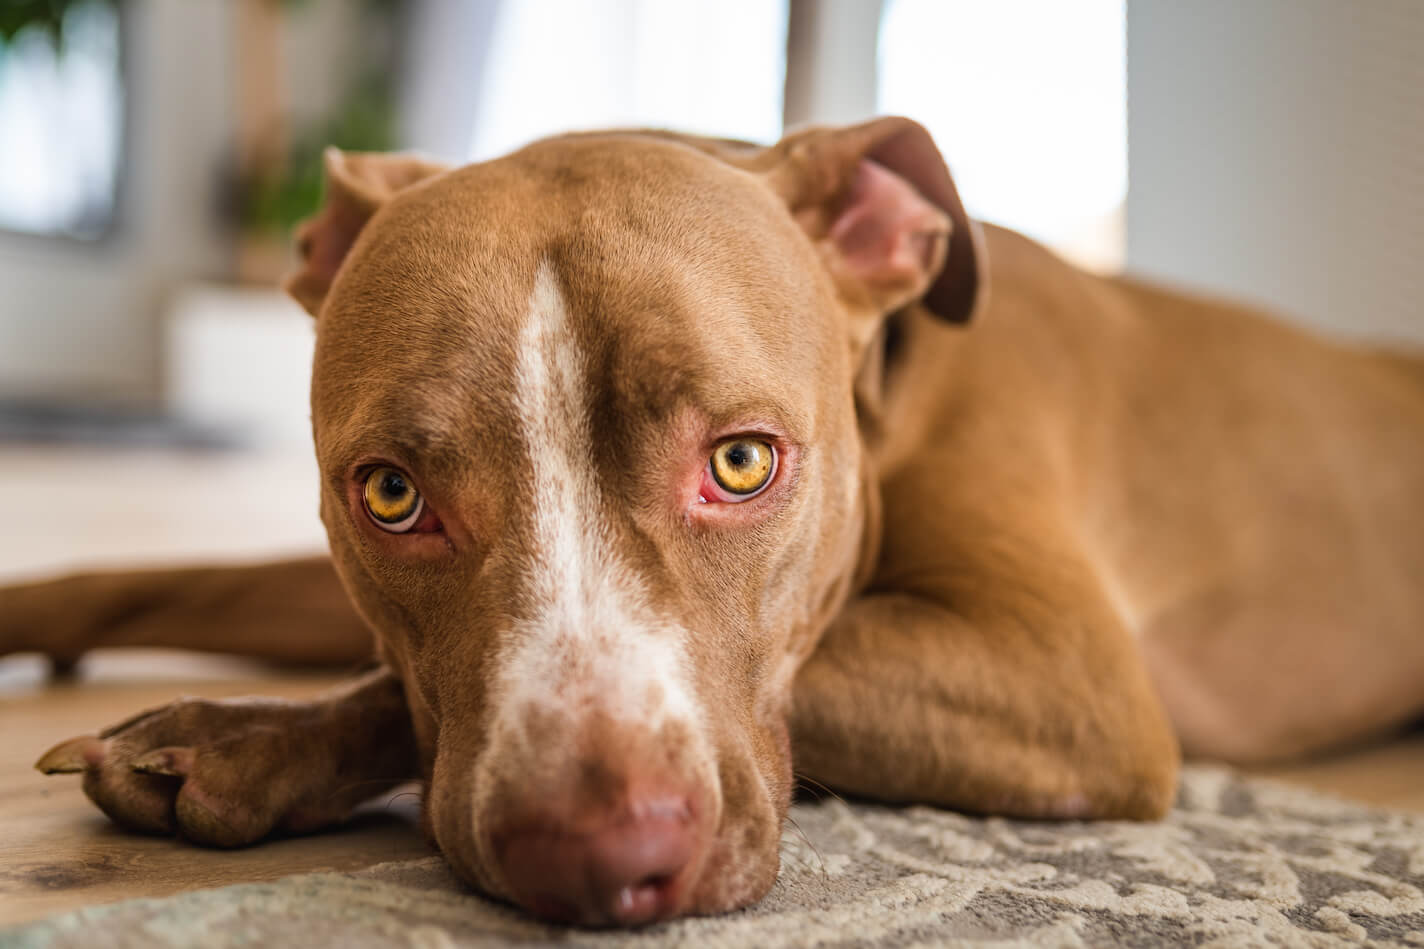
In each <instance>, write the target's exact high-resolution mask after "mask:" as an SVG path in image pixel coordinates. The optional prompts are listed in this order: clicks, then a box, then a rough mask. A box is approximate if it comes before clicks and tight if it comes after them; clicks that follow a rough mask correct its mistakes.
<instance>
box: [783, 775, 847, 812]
mask: <svg viewBox="0 0 1424 949" xmlns="http://www.w3.org/2000/svg"><path fill="white" fill-rule="evenodd" d="M791 776H792V778H793V779H794V780H796V781H800V782H801V783H802V784H809V785H811V786H812V787H813V788H815V789H816V790H817V791H821V792H823V793H824V794H827V795H829V796H830V798H831V800H833V801H839V802H840V803H842V804H845V803H846V799H845V798H843V797H841V796H840V795H839V794H837V793H836V791H835V789H834V788H830V787H827V786H826V785H824V784H822V783H821V782H820V781H817V780H816V779H815V778H813V777H811V776H810V775H805V774H802V773H801V772H799V771H794V772H792V774H791Z"/></svg>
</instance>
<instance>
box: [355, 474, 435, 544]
mask: <svg viewBox="0 0 1424 949" xmlns="http://www.w3.org/2000/svg"><path fill="white" fill-rule="evenodd" d="M362 494H363V496H364V497H365V500H366V511H367V512H368V513H369V514H370V515H371V520H373V521H375V522H376V526H377V527H379V528H381V530H386V531H390V532H391V533H392V534H402V533H404V532H406V531H408V530H410V529H411V528H412V527H414V526H415V522H416V521H418V520H420V512H421V510H422V509H423V508H424V507H425V501H424V500H423V499H422V498H421V496H420V492H419V491H417V490H415V485H413V484H411V483H410V479H409V478H408V477H406V475H405V473H404V472H402V471H398V470H396V469H395V468H376V469H375V470H373V471H372V472H371V473H370V474H368V475H367V476H366V487H365V490H364V491H363V492H362Z"/></svg>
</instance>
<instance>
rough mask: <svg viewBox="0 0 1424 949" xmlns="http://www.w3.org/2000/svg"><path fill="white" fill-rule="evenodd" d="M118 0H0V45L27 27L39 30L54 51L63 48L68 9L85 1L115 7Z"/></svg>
mask: <svg viewBox="0 0 1424 949" xmlns="http://www.w3.org/2000/svg"><path fill="white" fill-rule="evenodd" d="M119 2H120V0H0V45H8V44H10V43H13V42H14V41H15V37H17V36H19V35H20V34H21V33H23V32H25V31H26V30H29V29H36V30H42V31H44V33H45V34H46V35H48V37H49V41H50V44H51V45H52V46H53V47H54V48H55V50H56V51H60V50H63V49H64V20H65V17H67V16H68V15H69V12H70V11H71V10H74V9H77V8H79V7H83V6H87V5H89V4H98V5H100V6H106V7H110V8H112V9H114V10H117V9H118V8H119Z"/></svg>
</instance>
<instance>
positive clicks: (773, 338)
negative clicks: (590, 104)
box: [292, 122, 975, 924]
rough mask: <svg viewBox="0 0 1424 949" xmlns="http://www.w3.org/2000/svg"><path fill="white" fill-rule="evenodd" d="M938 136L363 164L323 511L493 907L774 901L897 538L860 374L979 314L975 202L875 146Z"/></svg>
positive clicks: (357, 173)
mask: <svg viewBox="0 0 1424 949" xmlns="http://www.w3.org/2000/svg"><path fill="white" fill-rule="evenodd" d="M907 136H908V137H909V138H910V139H912V140H911V141H909V142H908V143H907V141H906V137H907ZM921 139H923V142H921V141H920V140H921ZM798 141H799V144H798ZM886 142H889V143H890V145H889V146H887V145H886ZM925 147H928V149H929V152H928V154H930V155H934V151H933V146H932V145H929V144H928V139H927V138H925V137H924V133H923V132H922V131H921V130H919V129H918V127H916V126H913V125H910V124H909V123H900V124H894V123H891V124H888V125H887V124H886V123H883V122H882V123H880V124H879V127H877V126H876V125H874V124H872V125H870V126H862V127H859V128H858V129H851V130H840V131H820V132H812V133H803V136H802V138H801V139H800V140H797V141H793V140H788V141H787V142H783V143H782V144H781V145H780V146H777V147H776V148H775V149H766V150H754V149H749V148H743V147H739V146H733V145H725V144H716V143H710V142H705V141H700V140H685V139H675V138H671V137H666V136H656V135H638V134H626V135H615V134H610V135H606V136H597V135H593V136H574V137H569V138H563V139H555V140H550V141H547V142H542V143H538V144H536V145H533V146H530V147H529V148H527V149H525V150H523V151H521V152H518V153H516V154H515V155H513V156H510V157H508V158H505V159H501V160H499V161H496V162H491V163H487V164H483V165H475V166H470V167H467V168H462V169H458V170H455V171H450V172H446V173H441V171H440V169H438V168H436V167H435V166H431V165H428V164H424V163H419V162H413V161H412V160H410V159H400V158H384V159H383V158H381V157H377V156H333V157H332V159H331V167H330V169H329V171H330V178H331V185H330V196H329V199H328V205H327V207H326V209H325V210H324V212H323V215H322V217H320V218H318V219H317V221H316V222H314V224H313V225H312V226H311V227H309V229H308V232H307V235H306V239H305V247H304V251H305V257H306V260H307V263H306V267H305V269H304V270H303V272H302V273H300V274H298V275H297V277H296V278H295V279H294V281H293V283H292V289H293V292H294V295H296V296H297V297H298V298H299V299H301V300H302V301H303V302H304V303H305V304H306V305H307V306H308V307H309V308H310V309H312V310H313V311H314V312H315V311H319V321H318V327H319V328H318V342H317V353H316V365H315V373H314V379H313V390H312V413H313V426H314V430H315V435H316V444H317V452H318V458H319V461H320V466H321V470H322V477H323V486H322V515H323V519H324V521H325V523H326V526H327V529H328V533H329V535H330V539H331V545H332V550H333V553H334V556H335V559H336V562H337V565H338V569H339V572H340V573H341V575H342V577H343V580H344V582H345V584H346V586H347V588H348V590H349V591H350V593H351V596H352V598H353V600H354V601H355V603H356V604H357V607H358V609H359V610H360V611H361V613H362V615H363V616H364V617H365V618H366V619H367V621H368V622H369V623H370V624H371V625H372V627H373V628H374V629H375V631H376V632H377V635H378V639H379V641H380V643H381V646H382V650H383V655H384V658H385V659H386V661H387V662H389V663H390V664H391V665H392V667H393V668H395V669H396V670H397V671H398V672H399V674H400V675H401V676H402V677H403V679H404V681H405V684H406V690H407V696H408V700H409V702H410V705H411V708H412V712H413V717H414V720H415V723H416V730H417V734H418V737H419V741H420V744H421V751H422V756H423V759H424V761H425V763H426V772H427V776H428V779H429V788H428V792H427V807H426V818H427V822H428V824H429V827H430V829H431V831H432V832H433V834H434V837H435V839H436V840H437V842H438V843H439V845H440V847H441V849H442V850H443V852H444V853H445V855H446V856H447V858H448V859H449V860H450V862H451V863H452V864H453V866H454V867H455V868H456V869H457V870H458V871H459V872H460V873H461V875H462V876H464V877H465V878H466V879H467V880H469V881H470V882H471V883H473V884H474V885H476V886H477V887H479V888H480V889H482V890H485V891H487V892H489V893H491V894H494V895H497V896H502V897H504V898H507V899H509V900H511V901H514V902H516V903H519V904H521V905H523V906H525V907H527V908H529V909H531V910H533V911H534V912H536V913H539V914H540V915H544V916H548V917H552V918H557V919H562V920H567V921H576V922H583V923H592V924H601V923H624V924H631V923H640V922H646V921H649V920H652V919H658V918H666V917H668V916H672V915H677V914H684V913H707V912H716V911H721V910H726V909H731V908H734V907H737V906H741V905H745V904H746V903H748V902H751V901H754V900H756V899H758V898H759V897H760V896H761V895H762V894H764V893H765V892H766V890H767V888H768V887H769V886H770V885H771V883H772V881H773V879H774V878H775V875H776V871H777V866H778V841H779V837H780V825H781V820H782V817H783V816H784V814H785V810H786V807H787V805H788V802H789V797H790V792H791V786H792V770H791V754H790V748H789V744H788V739H787V731H786V724H785V722H786V711H787V707H788V703H789V701H790V699H791V687H792V682H793V679H794V675H795V672H796V669H797V667H798V666H799V664H800V663H801V662H802V660H804V658H805V657H806V656H807V655H808V654H809V652H810V650H811V649H812V648H813V647H814V645H815V642H816V639H817V637H818V635H819V634H820V632H821V631H822V630H823V629H824V627H825V626H826V624H827V623H828V622H829V621H830V619H831V618H832V616H833V615H834V613H835V611H836V610H837V609H838V607H839V606H840V605H841V604H842V603H843V602H844V599H845V598H846V596H847V595H848V594H849V592H850V590H851V586H852V582H853V578H854V576H855V573H856V570H857V566H858V562H859V560H860V553H861V549H862V544H863V542H864V541H865V536H864V535H865V531H866V523H865V520H866V518H865V492H866V491H867V490H869V480H868V479H867V477H866V476H865V471H864V468H865V459H864V457H863V451H862V446H861V438H860V434H859V432H858V429H857V421H856V406H855V401H854V398H853V395H852V380H853V378H854V375H855V372H856V369H857V361H858V359H859V358H860V354H861V353H862V351H863V350H864V348H865V343H866V341H867V339H868V338H869V337H870V336H871V335H873V333H874V327H875V325H876V323H877V321H878V319H879V317H880V316H881V315H883V313H885V312H886V311H888V310H889V309H892V308H894V307H897V306H902V305H904V304H906V303H908V302H910V301H911V300H914V299H917V298H919V297H920V296H922V295H924V294H925V293H926V291H929V292H930V293H931V294H932V295H933V294H936V293H938V294H940V295H941V296H942V297H943V298H944V299H946V300H953V301H959V302H954V303H952V304H951V305H950V307H949V308H948V309H949V312H948V314H947V315H950V316H952V317H961V316H963V315H964V312H963V310H962V307H963V306H965V305H966V304H965V303H964V302H963V301H972V297H973V293H972V288H971V289H970V291H969V292H968V294H967V295H966V294H965V291H964V283H965V281H966V280H967V281H969V282H971V283H972V282H973V281H974V279H975V278H974V275H973V273H972V272H961V273H958V274H956V275H954V279H953V280H952V281H951V280H948V279H941V278H942V275H943V274H944V273H945V272H946V271H949V270H951V269H952V267H953V265H954V264H955V261H956V253H958V254H959V257H960V269H961V270H962V264H963V251H957V250H956V248H955V247H954V246H953V242H954V240H956V239H961V240H965V241H967V240H968V239H969V238H970V236H971V235H970V232H969V230H968V225H967V222H963V221H962V211H960V210H959V209H958V203H957V199H956V200H955V201H954V202H953V203H952V207H949V208H946V207H944V204H945V203H946V202H944V201H943V200H940V201H929V200H926V199H925V198H924V197H922V196H921V189H924V190H931V191H932V190H933V189H934V188H935V187H942V186H943V184H944V183H947V181H948V178H947V177H944V179H943V182H938V181H936V182H935V183H932V184H931V185H930V186H929V187H928V188H927V189H926V188H925V186H924V185H920V186H919V187H918V188H917V187H914V186H911V185H910V184H909V183H908V179H906V178H904V177H902V176H901V175H898V174H895V173H893V172H891V171H887V170H886V169H885V168H884V167H883V166H882V165H881V164H879V163H872V162H870V161H868V158H870V157H876V158H877V159H878V158H879V157H880V155H881V154H882V153H884V154H887V155H889V154H891V153H894V152H895V149H897V148H898V149H900V150H901V151H903V150H904V149H905V148H910V149H912V150H913V151H914V153H915V155H917V156H920V159H919V160H920V161H921V163H922V162H923V155H924V154H925V152H924V148H925ZM876 149H880V150H881V151H876ZM937 162H938V159H937V156H934V159H933V161H932V162H931V164H932V165H933V164H937ZM938 167H939V168H940V173H941V174H942V165H939V166H938ZM950 194H951V195H952V186H950ZM956 217H958V218H960V220H959V221H955V220H954V218H956ZM956 225H958V230H957V229H956ZM971 250H972V248H971ZM947 255H948V257H949V259H950V264H951V266H950V267H947V266H945V259H946V256H947ZM968 260H969V264H970V266H971V268H972V265H973V258H972V255H971V257H970V258H968ZM951 284H952V285H951Z"/></svg>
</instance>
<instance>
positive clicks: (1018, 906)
mask: <svg viewBox="0 0 1424 949" xmlns="http://www.w3.org/2000/svg"><path fill="white" fill-rule="evenodd" d="M792 818H793V820H794V822H795V826H794V827H789V828H788V832H787V833H786V835H785V836H784V838H783V843H782V870H781V877H780V879H779V881H778V882H777V885H776V887H775V889H774V890H773V891H772V892H771V894H770V895H769V896H768V897H767V898H766V899H765V900H763V901H762V902H761V903H760V904H759V905H757V906H755V907H753V908H751V909H749V910H746V911H744V912H741V913H735V914H732V915H729V916H721V917H715V918H708V919H692V920H682V921H679V922H676V923H671V924H668V925H664V926H658V927H654V928H651V929H647V930H643V931H640V932H633V933H618V932H588V931H581V930H565V929H557V928H551V927H547V926H543V925H540V924H538V923H535V922H532V921H530V920H528V919H526V918H524V917H522V916H520V915H519V914H518V913H516V912H514V911H512V910H509V909H507V908H505V907H501V906H498V905H495V904H492V903H490V902H488V901H485V900H483V899H481V898H479V897H477V896H473V895H470V894H469V893H467V892H466V891H465V890H464V889H463V888H462V887H461V886H460V885H459V884H458V883H457V882H456V881H455V880H454V879H453V878H452V877H451V876H450V875H449V873H448V872H447V871H446V870H445V867H444V865H443V863H441V861H440V860H439V859H438V858H430V859H424V860H414V861H408V862H403V863H389V864H383V865H381V866H377V867H373V868H371V869H369V870H366V871H363V872H360V873H348V874H338V873H317V874H308V875H305V876H296V877H289V878H287V879H284V880H279V881H276V882H274V883H263V884H251V885H244V886H230V887H224V888H222V889H216V890H202V891H195V892H192V893H186V894H183V895H180V896H176V897H171V898H168V899H160V900H131V901H129V902H125V903H117V904H113V905H108V906H97V907H90V908H88V909H84V910H79V911H76V912H72V913H66V914H63V915H60V916H55V917H51V918H50V919H47V920H44V921H41V922H39V923H35V924H32V925H29V926H26V927H21V928H18V929H11V930H9V931H7V932H3V933H0V946H4V947H7V949H8V947H26V949H28V947H48V946H76V947H79V946H82V947H85V949H90V947H103V946H116V947H130V946H132V947H138V946H144V947H147V946H194V945H201V946H205V947H206V946H211V947H227V946H289V945H302V946H320V945H339V946H346V947H363V946H409V947H413V949H443V947H460V946H488V945H499V944H506V943H510V944H519V945H559V946H605V947H625V946H627V947H645V946H662V945H698V946H704V945H705V946H727V947H737V949H741V947H746V946H766V947H777V946H892V945H893V946H905V945H924V946H951V945H976V946H977V945H1034V946H1074V945H1090V946H1096V945H1143V946H1160V945H1164V944H1184V943H1187V944H1198V945H1229V946H1238V945H1284V946H1337V945H1358V944H1363V943H1369V944H1373V945H1398V946H1414V947H1421V946H1424V894H1421V887H1424V815H1414V814H1399V813H1391V812H1386V811H1378V810H1371V809H1367V808H1362V807H1357V806H1355V805H1352V804H1346V803H1342V802H1340V801H1338V800H1335V799H1332V798H1327V797H1322V796H1320V795H1316V794H1312V793H1309V792H1305V791H1301V790H1298V789H1294V788H1289V787H1286V786H1283V785H1279V784H1272V783H1267V782H1261V781H1253V780H1246V779H1242V778H1240V777H1238V776H1236V775H1234V774H1231V773H1230V772H1227V771H1222V770H1217V769H1213V768H1201V767H1196V768H1191V769H1188V770H1187V772H1186V773H1185V775H1184V777H1183V780H1182V788H1181V792H1180V795H1179V799H1178V806H1177V808H1176V810H1175V811H1174V812H1173V813H1172V815H1171V817H1170V818H1169V819H1168V820H1166V821H1164V822H1162V823H1158V824H1130V823H1071V822H1070V823H1027V822H1021V821H1009V820H1001V819H997V818H995V819H987V820H985V819H976V818H969V817H964V816H961V815H958V814H952V813H948V812H945V811H938V810H933V809H930V808H920V807H915V808H887V807H878V806H872V805H863V804H855V805H847V804H845V803H843V802H841V801H837V800H829V801H823V802H820V803H815V804H801V805H798V806H797V807H796V808H794V810H793V812H792Z"/></svg>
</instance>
